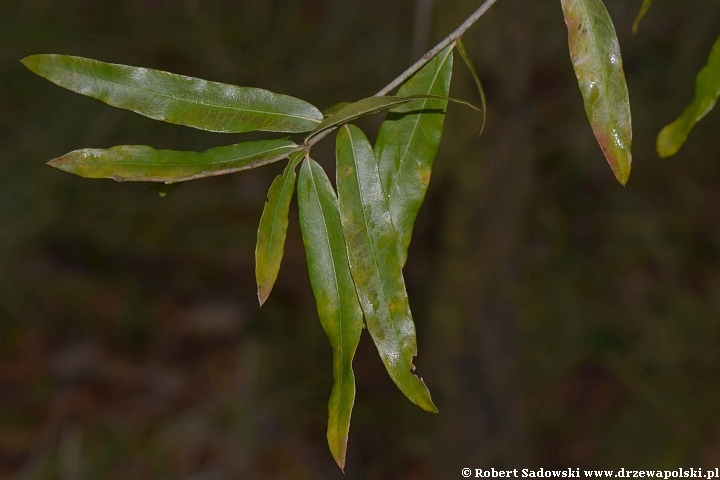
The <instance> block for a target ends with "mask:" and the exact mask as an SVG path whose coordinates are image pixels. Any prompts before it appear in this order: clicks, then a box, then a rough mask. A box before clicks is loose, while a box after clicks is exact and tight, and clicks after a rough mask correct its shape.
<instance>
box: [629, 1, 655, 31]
mask: <svg viewBox="0 0 720 480" xmlns="http://www.w3.org/2000/svg"><path fill="white" fill-rule="evenodd" d="M652 3H653V0H643V3H642V5H641V6H640V11H639V12H638V14H637V17H635V21H634V22H633V26H632V32H633V35H635V34H636V33H637V31H638V27H639V26H640V21H641V20H642V19H643V17H644V16H645V14H646V13H647V12H648V10H650V6H651V5H652Z"/></svg>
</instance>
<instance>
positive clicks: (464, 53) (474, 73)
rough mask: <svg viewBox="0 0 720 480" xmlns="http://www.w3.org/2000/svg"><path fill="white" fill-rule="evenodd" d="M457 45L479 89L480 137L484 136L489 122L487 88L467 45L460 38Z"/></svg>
mask: <svg viewBox="0 0 720 480" xmlns="http://www.w3.org/2000/svg"><path fill="white" fill-rule="evenodd" d="M456 44H457V49H458V52H460V56H461V57H462V59H463V60H464V61H465V65H467V67H468V70H470V74H471V75H472V77H473V80H475V86H476V87H477V89H478V94H479V95H480V108H482V112H483V123H482V127H480V135H482V133H483V130H485V123H486V122H487V99H486V98H485V88H483V84H482V82H481V81H480V76H479V75H478V73H477V70H476V69H475V65H474V64H473V62H472V60H471V59H470V56H469V55H468V54H467V50H465V44H464V43H463V41H462V38H458V39H457V42H456Z"/></svg>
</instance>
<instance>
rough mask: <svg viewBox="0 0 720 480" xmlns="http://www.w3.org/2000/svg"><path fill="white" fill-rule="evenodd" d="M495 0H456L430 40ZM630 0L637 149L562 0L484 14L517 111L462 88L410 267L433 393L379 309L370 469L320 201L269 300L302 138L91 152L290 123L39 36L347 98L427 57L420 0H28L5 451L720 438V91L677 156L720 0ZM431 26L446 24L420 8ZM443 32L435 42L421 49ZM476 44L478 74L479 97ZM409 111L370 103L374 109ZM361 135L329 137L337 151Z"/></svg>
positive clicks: (322, 157) (587, 461)
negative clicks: (73, 75)
mask: <svg viewBox="0 0 720 480" xmlns="http://www.w3.org/2000/svg"><path fill="white" fill-rule="evenodd" d="M479 3H480V2H479V0H441V1H436V2H435V5H434V8H433V10H432V15H431V16H430V17H429V19H430V20H431V23H430V25H431V28H430V35H429V39H428V41H430V42H432V41H434V40H439V39H440V38H442V37H443V36H444V35H445V34H447V33H449V32H450V31H451V30H452V29H454V28H455V26H457V25H458V24H459V23H460V22H461V21H462V20H464V19H465V17H466V16H467V15H468V14H469V13H470V12H471V11H473V10H474V9H475V8H477V6H478V5H479ZM640 3H641V1H640V0H606V4H607V7H608V9H609V11H610V13H611V15H612V17H613V19H614V21H615V25H616V28H617V31H618V36H619V39H620V45H621V47H622V50H623V57H624V63H625V71H626V74H627V80H628V85H629V89H630V99H631V104H632V108H633V117H634V118H633V120H634V122H633V123H634V130H635V145H634V165H633V175H632V177H631V179H630V182H629V184H628V186H627V187H626V188H622V187H621V186H620V185H618V183H617V182H616V181H615V180H614V178H613V175H612V173H611V171H610V168H609V167H608V166H607V164H606V162H605V160H604V158H603V156H602V153H601V151H600V149H599V147H598V145H597V144H596V142H595V139H594V137H593V135H592V132H591V129H590V127H589V126H588V123H587V120H586V118H585V113H584V111H583V107H582V102H581V97H580V93H579V90H578V87H577V84H576V81H575V77H574V74H573V70H572V66H571V63H570V60H569V57H568V52H567V30H566V28H565V25H564V22H563V19H562V12H561V8H560V4H559V1H557V0H538V1H529V0H501V1H500V2H498V4H497V5H496V6H494V7H493V8H492V9H491V11H490V12H489V13H488V14H487V15H486V16H485V17H483V18H482V19H481V20H480V22H479V23H478V24H476V25H475V26H474V27H473V28H472V29H471V30H470V32H469V33H468V34H467V35H466V38H465V43H466V45H467V47H468V50H469V52H470V54H471V56H472V57H473V59H474V61H475V63H476V65H477V66H478V69H479V71H480V74H481V77H482V79H483V81H484V82H485V87H486V89H487V95H488V102H489V121H488V125H487V128H486V130H485V133H484V134H483V136H482V137H481V138H478V136H477V133H478V128H479V122H480V120H479V118H478V116H477V115H476V114H474V113H472V112H470V111H469V110H467V109H463V108H461V107H456V106H454V105H451V106H450V109H449V113H448V119H447V122H446V130H445V135H444V138H443V144H442V146H441V149H440V153H439V155H438V158H437V159H436V163H435V172H434V175H433V181H432V183H431V186H430V191H429V194H428V198H427V201H426V204H425V206H424V207H423V210H422V211H421V215H420V217H419V219H418V223H417V226H416V233H415V236H414V240H413V243H412V245H411V248H410V258H409V261H408V264H407V267H406V269H405V274H406V280H407V283H408V289H409V291H410V297H411V304H412V307H413V311H414V314H415V317H416V321H417V324H418V334H419V356H418V357H417V359H416V362H415V363H416V365H417V366H418V373H419V374H420V375H421V376H423V377H424V379H425V381H426V382H427V384H428V386H429V387H430V390H431V392H432V393H433V395H434V399H435V401H436V403H437V405H438V407H439V408H440V413H439V414H438V415H430V414H427V413H424V412H423V411H421V410H420V409H418V408H417V407H415V406H413V405H412V404H411V403H410V402H408V401H407V400H406V399H405V398H404V397H403V396H402V395H401V394H400V392H399V391H398V390H397V389H396V388H395V386H394V385H393V384H392V382H391V381H390V380H389V378H388V377H387V375H386V374H385V372H384V369H383V366H382V364H381V362H380V361H379V359H378V356H377V353H376V351H375V348H374V346H373V344H372V342H371V340H370V339H369V336H368V335H364V337H363V340H362V342H361V345H360V348H359V351H358V355H357V357H356V360H355V368H356V375H357V382H358V397H357V400H356V406H355V411H354V415H353V420H352V426H351V433H350V441H349V455H348V465H347V475H346V476H345V477H343V475H342V474H341V472H340V471H339V470H338V468H337V467H336V466H335V464H334V462H333V461H332V458H331V456H330V453H329V451H328V448H327V445H326V440H325V428H326V416H327V415H326V405H327V399H328V396H329V393H330V388H331V384H332V373H331V363H330V360H331V356H330V348H329V345H328V342H327V340H326V339H325V337H324V334H323V332H322V330H321V328H320V325H319V322H318V320H317V316H316V313H315V305H314V300H313V298H312V293H311V290H310V286H309V282H308V280H307V272H306V266H305V258H304V254H303V250H302V242H301V239H300V235H299V228H298V226H297V210H296V207H295V205H293V207H292V210H291V226H290V231H289V237H288V242H287V245H286V255H285V259H284V261H283V266H282V269H281V272H280V278H279V281H278V284H277V285H276V287H275V291H274V292H273V294H272V295H271V297H270V299H269V301H268V302H267V304H266V305H265V306H263V308H258V305H257V299H256V296H255V284H254V257H253V255H254V248H255V245H254V242H255V235H256V228H257V224H258V221H259V219H260V214H261V211H262V207H263V202H264V200H265V194H266V191H267V188H268V187H269V185H270V183H271V181H272V179H273V178H274V176H275V175H277V174H278V173H279V172H280V171H281V169H282V165H280V164H275V165H272V166H268V167H265V168H263V169H260V170H257V171H250V172H245V173H241V174H237V175H232V176H225V177H218V178H212V179H205V180H200V181H195V182H190V183H188V184H186V185H184V186H182V187H181V188H179V189H178V190H176V191H174V192H172V193H171V194H170V195H169V196H168V197H167V198H164V199H160V198H159V197H158V196H157V195H156V194H155V193H154V192H152V191H151V190H150V188H149V186H148V185H147V184H130V183H125V184H118V183H114V182H112V181H105V180H86V179H82V178H79V177H75V176H72V175H69V174H66V173H63V172H60V171H57V170H54V169H52V168H49V167H46V166H45V165H44V163H45V162H46V161H48V160H50V159H51V158H54V157H57V156H59V155H61V154H64V153H66V152H68V151H70V150H74V149H77V148H82V147H110V146H113V145H117V144H146V145H151V146H153V147H156V148H172V149H193V150H202V149H205V148H208V147H211V146H215V145H221V144H229V143H235V142H237V141H239V140H241V139H249V138H264V137H263V136H261V135H255V136H253V135H245V136H239V135H225V136H223V135H220V134H211V133H204V132H200V131H197V130H193V129H186V128H182V127H179V126H172V125H167V124H163V123H160V122H156V121H153V120H149V119H147V118H144V117H141V116H138V115H134V114H132V113H129V112H126V111H122V110H117V109H114V108H111V107H108V106H106V105H103V104H101V103H99V102H97V101H94V100H91V99H88V98H84V97H81V96H79V95H76V94H73V93H70V92H67V91H64V90H62V89H60V88H58V87H56V86H54V85H52V84H50V83H49V82H47V81H45V80H43V79H41V78H39V77H37V76H35V75H33V74H32V73H30V72H29V71H27V70H26V69H24V68H23V67H22V65H21V64H20V62H19V60H20V59H21V58H23V57H24V56H26V55H30V54H33V53H64V54H74V55H80V56H85V57H91V58H96V59H99V60H104V61H108V62H114V63H125V64H130V65H137V66H145V67H153V68H158V69H165V70H169V71H172V72H176V73H181V74H186V75H192V76H197V77H201V78H206V79H211V80H216V81H224V82H229V83H235V84H239V85H246V86H258V87H264V88H267V89H270V90H273V91H277V92H281V93H287V94H291V95H295V96H298V97H301V98H304V99H307V100H308V101H310V102H312V103H314V104H316V105H317V106H318V107H320V108H326V107H328V106H330V105H333V104H335V103H336V102H339V101H347V100H354V99H358V98H361V97H364V96H368V95H371V94H372V93H374V92H375V91H377V90H378V89H379V88H381V87H382V86H384V85H385V84H386V83H387V82H389V81H390V80H391V79H392V78H394V77H395V76H396V75H397V74H398V73H400V72H401V71H402V70H404V69H405V68H406V66H407V65H409V63H410V62H411V60H414V59H415V58H413V54H412V53H411V52H412V50H413V46H412V44H413V29H414V22H413V18H414V13H413V12H414V10H415V1H414V0H363V1H359V0H354V1H353V0H242V1H238V0H215V1H210V0H207V1H201V0H127V1H123V2H109V1H102V0H63V1H54V0H2V1H1V2H0V477H2V478H10V479H16V480H20V479H33V480H34V479H185V480H191V479H192V480H216V479H217V480H219V479H237V478H252V479H318V478H323V479H325V478H327V479H333V478H338V479H339V478H348V479H419V480H423V479H440V478H460V469H461V468H463V467H472V468H479V467H487V468H489V467H491V466H493V467H496V468H497V467H506V468H523V467H535V468H537V467H545V468H548V467H580V468H583V467H596V468H600V467H606V468H614V469H618V468H620V467H625V468H641V467H642V468H663V469H665V468H672V467H680V466H683V467H704V468H710V467H713V468H714V467H718V466H720V356H719V355H718V348H717V342H718V340H719V339H720V338H719V334H720V331H719V328H718V326H719V325H718V320H719V319H720V316H719V315H718V314H719V313H720V163H719V162H718V160H719V158H718V151H720V148H719V147H720V143H718V142H719V138H720V137H719V136H718V131H719V130H718V129H719V128H720V111H718V110H716V111H714V112H712V113H711V114H710V115H709V116H708V117H707V118H706V119H705V120H703V121H702V122H701V123H700V124H699V125H698V127H697V128H696V129H695V130H694V131H693V132H692V134H691V135H690V138H689V140H688V143H687V144H686V145H685V147H684V148H683V149H682V150H681V152H680V153H679V154H678V155H677V156H676V157H672V158H669V159H659V158H658V157H657V155H656V154H655V152H654V141H655V136H656V134H657V132H658V131H659V130H660V128H661V127H662V126H663V125H665V124H666V123H668V122H670V121H671V120H673V119H674V118H675V117H676V116H677V115H678V114H679V113H680V112H681V111H682V109H683V108H684V107H685V105H687V104H688V103H689V102H690V100H691V98H692V92H693V88H694V77H695V74H696V73H697V71H698V70H699V69H700V67H701V66H702V65H703V64H704V62H705V60H706V58H707V55H708V53H709V51H710V46H711V44H712V42H713V41H714V39H715V38H716V36H717V35H718V34H719V33H720V28H719V27H718V26H719V25H720V2H717V1H707V0H686V1H679V0H670V1H668V0H665V1H660V0H658V1H656V2H655V5H654V6H653V8H652V9H651V10H650V12H649V13H648V15H647V17H646V18H645V20H644V21H643V23H642V24H641V25H640V30H639V33H638V34H637V35H636V36H633V35H632V34H631V24H632V20H633V18H634V16H635V14H636V12H637V10H638V9H639V6H640ZM420 37H421V38H420V42H419V43H420V44H422V43H425V42H423V40H422V36H420ZM417 48H418V47H415V50H416V52H417ZM460 63H461V62H459V61H457V62H456V70H455V76H454V82H453V91H452V94H453V96H455V97H461V98H469V99H471V100H474V101H477V100H478V98H477V93H476V92H475V91H474V90H473V84H472V81H471V79H470V77H469V75H468V74H467V72H466V71H464V69H463V67H462V65H461V64H460ZM381 121H382V115H377V116H373V117H370V118H369V119H366V120H364V121H362V122H360V125H361V126H362V127H363V128H364V129H366V131H367V132H368V135H369V136H370V137H371V139H372V138H374V136H375V134H376V131H377V128H378V127H379V124H380V122H381ZM333 148H334V146H333V141H332V140H330V141H325V142H322V143H321V144H320V145H318V146H317V147H316V148H315V149H314V152H315V154H314V156H315V157H316V159H317V160H318V161H319V162H320V163H321V164H323V165H324V166H325V167H326V168H328V169H329V171H330V176H331V177H334V168H333V157H332V154H333Z"/></svg>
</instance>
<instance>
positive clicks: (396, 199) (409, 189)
mask: <svg viewBox="0 0 720 480" xmlns="http://www.w3.org/2000/svg"><path fill="white" fill-rule="evenodd" d="M452 67H453V52H452V46H449V47H447V48H446V49H445V50H443V51H441V52H440V53H438V54H437V55H436V56H435V57H434V58H433V59H432V60H430V61H429V62H428V63H427V64H426V65H425V66H424V67H423V68H421V69H420V70H419V71H418V72H417V73H415V75H413V76H412V77H410V79H409V80H408V81H407V82H405V84H403V86H402V87H400V90H399V91H398V96H407V95H412V94H417V93H426V94H433V95H439V96H443V97H446V96H447V95H448V92H449V91H450V80H451V77H452ZM446 108H447V101H446V100H437V99H423V100H414V101H412V102H410V103H407V104H405V105H401V106H399V107H396V108H393V109H392V110H390V112H389V113H388V116H387V118H386V119H385V121H384V122H383V124H382V126H381V127H380V132H379V133H378V138H377V142H375V149H374V152H375V156H376V158H377V160H378V165H379V168H380V179H381V180H382V186H383V191H384V192H385V195H386V197H387V201H388V207H389V209H390V216H391V217H392V223H393V225H394V226H395V230H396V232H397V236H398V239H399V243H398V248H399V250H398V254H399V257H400V265H401V266H402V265H405V260H406V259H407V249H408V246H409V245H410V239H411V237H412V231H413V226H414V224H415V218H416V217H417V213H418V210H419V209H420V205H421V204H422V202H423V199H424V198H425V192H426V191H427V187H428V183H429V182H430V174H431V173H432V165H433V161H434V159H435V154H436V153H437V150H438V147H439V145H440V137H441V136H442V130H443V122H444V121H445V110H446Z"/></svg>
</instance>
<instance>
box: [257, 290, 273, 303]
mask: <svg viewBox="0 0 720 480" xmlns="http://www.w3.org/2000/svg"><path fill="white" fill-rule="evenodd" d="M271 290H272V289H271V288H268V287H266V286H258V293H257V295H258V301H259V302H260V306H261V307H262V306H263V305H264V304H265V302H266V301H267V299H268V297H269V296H270V291H271Z"/></svg>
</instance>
